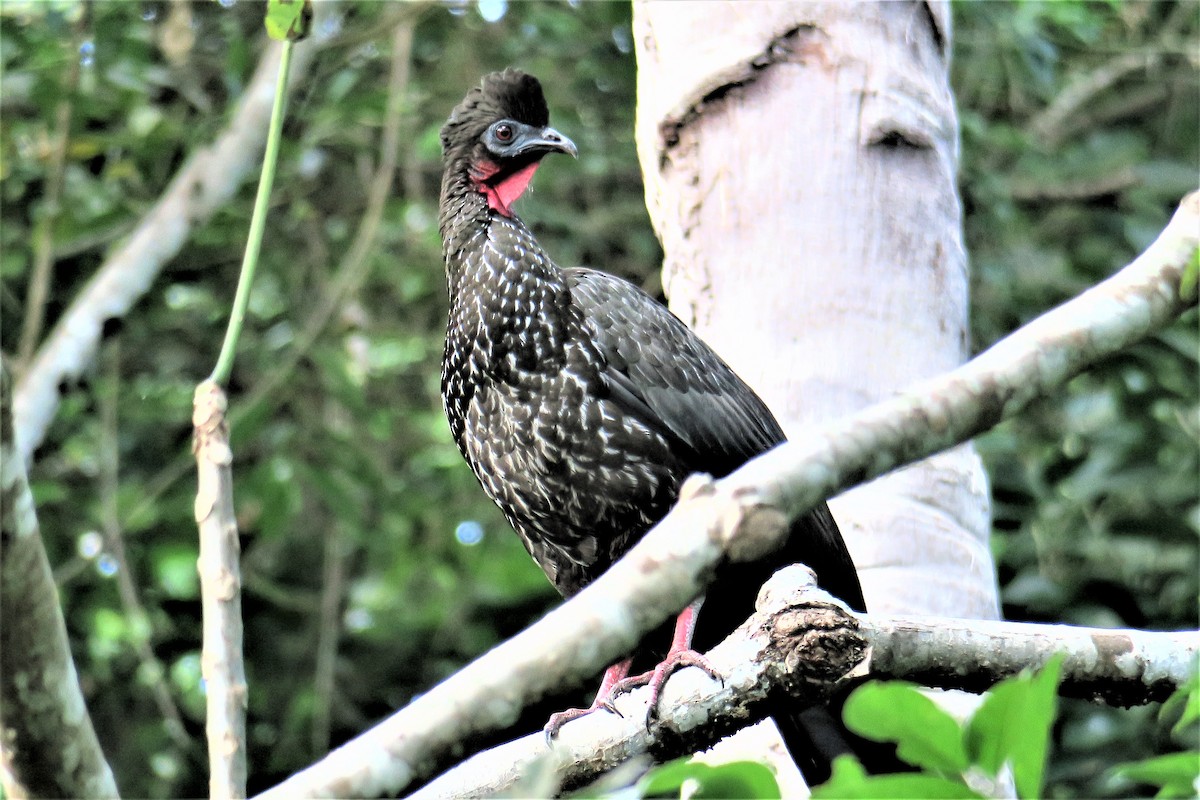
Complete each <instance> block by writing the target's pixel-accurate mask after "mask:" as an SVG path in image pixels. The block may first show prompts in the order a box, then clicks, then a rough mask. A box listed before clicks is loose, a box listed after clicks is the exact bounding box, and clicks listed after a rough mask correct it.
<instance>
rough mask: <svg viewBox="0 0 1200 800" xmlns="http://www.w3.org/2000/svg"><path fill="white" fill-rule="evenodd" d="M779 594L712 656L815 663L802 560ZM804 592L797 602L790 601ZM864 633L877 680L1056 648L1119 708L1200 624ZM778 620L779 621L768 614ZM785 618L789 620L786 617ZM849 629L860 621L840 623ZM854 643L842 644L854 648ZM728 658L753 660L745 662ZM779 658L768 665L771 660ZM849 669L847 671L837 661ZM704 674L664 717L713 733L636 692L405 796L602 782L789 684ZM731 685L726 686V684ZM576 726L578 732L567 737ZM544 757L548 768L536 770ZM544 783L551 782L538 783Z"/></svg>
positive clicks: (965, 677) (1183, 662) (691, 746)
mask: <svg viewBox="0 0 1200 800" xmlns="http://www.w3.org/2000/svg"><path fill="white" fill-rule="evenodd" d="M768 590H769V591H770V592H771V594H770V595H768V596H767V599H766V602H765V603H764V602H760V603H759V611H758V613H757V614H756V615H755V616H754V617H752V618H751V619H750V620H749V621H748V622H747V624H745V625H743V626H741V627H740V628H738V630H737V631H735V632H734V633H733V634H731V635H730V637H729V638H728V639H727V640H726V641H725V642H724V643H723V644H722V645H721V647H720V648H717V649H716V650H714V651H713V653H712V658H713V659H714V663H717V662H719V663H720V666H721V668H722V669H731V670H737V671H739V673H740V672H744V671H745V670H747V669H750V670H758V671H760V672H761V674H762V675H764V676H765V680H767V681H770V680H772V678H773V677H780V676H784V675H787V674H788V672H789V669H788V666H787V664H788V661H787V659H786V658H784V657H782V654H783V653H787V652H794V653H795V657H796V658H797V659H798V661H797V663H798V664H800V665H804V666H805V668H806V669H811V668H812V664H811V663H810V660H813V659H817V660H819V659H822V658H825V657H826V655H825V653H824V652H823V651H816V652H810V651H805V650H802V649H796V650H794V651H793V650H790V649H789V647H788V646H787V643H786V642H787V640H788V637H789V636H790V635H793V634H791V631H792V624H793V623H797V624H799V625H800V626H803V625H806V624H810V622H811V620H814V619H816V620H820V617H814V616H810V615H811V614H812V610H811V609H814V608H819V606H816V605H815V604H816V603H818V602H820V598H822V597H824V598H826V600H827V601H828V602H830V603H831V604H832V600H831V599H829V598H828V596H827V595H824V594H823V593H822V592H820V591H816V590H815V587H814V586H813V584H812V579H811V573H808V572H807V570H803V569H800V568H796V567H789V568H786V569H784V570H781V571H780V572H779V573H778V574H776V576H775V577H774V578H773V579H772V582H771V583H770V584H768ZM789 597H793V598H797V599H796V600H795V601H794V602H793V603H792V604H789V603H788V602H787V601H786V598H789ZM857 619H858V621H859V630H858V635H860V636H862V637H863V639H864V640H865V642H866V643H869V644H870V646H871V652H870V656H869V658H870V667H869V671H866V670H864V669H862V668H860V669H856V670H855V671H854V672H855V674H856V676H857V675H861V674H863V673H864V671H865V672H866V674H867V675H868V676H869V677H871V678H895V679H904V680H909V681H913V682H915V683H920V684H922V685H925V686H936V687H940V688H944V689H964V690H967V691H973V692H980V691H983V690H985V689H987V688H988V687H990V686H992V685H993V684H995V683H997V682H998V681H1000V680H1002V679H1004V678H1007V677H1010V676H1012V675H1015V674H1017V673H1018V672H1020V671H1021V670H1022V669H1025V668H1027V667H1038V666H1041V665H1042V664H1044V663H1045V662H1046V661H1047V660H1048V659H1049V658H1050V657H1051V656H1052V655H1054V654H1055V653H1063V654H1065V655H1066V660H1065V662H1064V664H1063V671H1062V683H1061V684H1060V686H1059V693H1060V694H1062V695H1064V696H1075V697H1089V698H1096V699H1103V700H1105V701H1106V702H1109V703H1112V704H1116V705H1132V704H1141V703H1147V702H1151V701H1154V700H1162V699H1164V698H1165V697H1166V696H1167V695H1169V694H1170V693H1171V692H1172V691H1174V690H1175V689H1177V688H1178V687H1179V686H1180V685H1182V684H1183V683H1184V682H1185V681H1186V680H1187V679H1188V676H1189V675H1190V670H1191V669H1192V665H1193V663H1194V659H1195V658H1196V655H1197V652H1198V651H1200V632H1197V631H1185V632H1179V633H1176V632H1171V633H1161V632H1146V631H1134V630H1104V629H1100V628H1076V627H1072V626H1068V625H1038V624H1030V623H1019V622H994V621H984V620H956V619H941V618H929V617H901V616H873V615H859V616H858V617H857ZM772 620H773V621H774V624H772V622H771V621H772ZM780 620H787V621H786V622H784V623H783V624H779V621H780ZM843 631H844V634H843V635H844V636H846V637H848V638H847V642H848V641H849V637H852V636H853V631H854V629H853V627H846V628H844V629H843ZM771 632H777V633H778V634H782V635H783V639H784V641H781V642H779V643H777V645H776V646H775V647H773V648H772V647H764V646H762V645H761V644H760V643H756V642H746V641H744V640H745V639H746V638H747V637H753V636H755V635H760V636H761V635H762V634H763V633H766V634H767V635H770V633H771ZM849 649H850V646H849V644H845V645H843V651H849ZM731 658H752V659H754V663H753V664H750V665H744V664H742V663H739V662H736V661H734V662H732V663H731V661H730V659H731ZM771 659H775V661H776V663H775V664H774V665H771V666H767V663H766V662H767V661H769V660H771ZM839 668H841V667H839ZM791 677H792V679H793V681H795V682H794V683H793V684H792V685H793V686H795V685H799V686H800V687H802V689H803V693H802V695H801V696H802V697H803V698H804V699H806V700H809V701H810V702H811V701H813V700H815V699H819V697H820V694H819V693H817V692H815V691H814V690H815V689H816V688H817V687H815V686H813V685H811V684H810V683H809V681H807V680H804V679H798V680H797V677H796V676H794V675H793V676H791ZM685 680H688V681H692V682H693V683H694V684H695V686H696V689H695V690H694V691H679V692H677V691H675V688H676V687H675V685H674V684H675V683H676V682H677V681H678V682H683V681H685ZM719 688H720V687H719V686H718V684H717V683H716V682H715V681H711V680H710V679H708V678H707V676H705V675H704V674H703V673H701V672H700V671H699V670H688V671H686V672H681V673H679V674H678V676H677V677H675V678H672V679H671V681H670V682H668V684H667V689H668V691H667V692H666V693H665V694H664V695H663V698H662V701H661V703H660V705H659V708H660V709H661V712H662V716H663V718H664V719H666V720H673V721H678V720H679V719H690V718H699V719H704V720H707V723H706V725H708V726H710V727H709V728H708V729H706V730H705V731H704V734H705V735H699V733H700V732H699V731H697V732H696V733H697V735H694V736H689V737H687V738H683V737H679V736H677V735H675V730H674V729H671V728H669V727H668V728H667V729H666V731H664V730H663V729H661V728H660V727H656V726H653V725H652V726H651V727H650V728H649V729H647V728H646V727H645V726H644V725H643V724H642V720H644V718H645V706H644V703H645V701H646V698H645V696H644V694H638V693H635V694H631V695H630V696H628V697H627V698H623V699H621V700H620V701H619V707H620V710H621V711H622V712H623V713H624V714H625V719H623V720H622V719H618V718H616V717H614V716H612V715H610V714H594V715H592V716H590V717H585V718H583V719H582V720H579V721H578V722H574V723H572V724H571V725H570V726H568V727H566V728H564V729H563V735H562V736H561V737H560V739H559V740H558V741H556V743H555V746H554V747H553V748H549V747H547V745H546V742H545V737H544V736H542V735H541V734H540V733H538V734H533V735H530V736H525V737H522V738H520V739H516V740H514V741H512V742H508V743H506V744H503V745H500V746H498V747H495V748H492V749H491V750H487V751H485V752H482V753H479V754H478V755H476V756H474V757H472V758H470V759H468V760H466V761H464V762H463V763H461V764H459V765H458V766H456V767H455V768H454V769H452V770H450V771H448V772H446V773H445V774H443V775H441V776H439V777H438V778H437V779H436V780H434V781H432V782H430V783H429V784H427V785H426V786H424V787H423V788H422V789H421V790H420V791H418V792H416V793H415V794H413V795H411V796H410V797H409V800H434V798H448V797H454V798H474V797H493V796H496V795H498V794H501V793H511V792H512V791H513V790H514V789H516V790H518V793H519V787H518V786H517V783H518V781H520V780H521V779H522V778H523V777H524V776H525V775H526V774H528V773H530V771H531V769H533V770H534V771H536V772H537V773H538V774H539V777H540V778H541V779H543V780H544V779H545V778H546V773H547V772H548V771H552V772H553V776H554V778H555V779H556V780H557V782H558V785H559V786H573V785H576V784H580V783H585V782H587V781H590V780H594V779H596V778H598V777H599V776H600V775H602V774H603V773H604V772H606V771H608V770H610V769H613V768H615V767H617V766H618V765H619V764H621V763H623V761H624V760H625V759H628V758H630V757H632V756H636V755H639V754H643V753H648V754H651V755H653V757H654V758H655V759H656V760H665V759H667V758H672V757H675V756H680V755H685V754H687V753H692V752H695V751H696V750H697V749H699V748H700V747H703V746H706V745H708V744H710V743H712V742H713V741H715V740H716V737H715V736H713V735H711V734H713V733H719V732H724V731H726V730H728V729H729V727H730V726H736V725H739V724H745V723H746V722H747V721H752V720H753V719H754V718H755V717H756V716H757V715H758V714H759V713H760V712H761V707H759V706H755V705H754V704H753V702H752V701H753V699H754V698H755V697H756V696H761V695H762V694H763V693H764V690H765V693H766V694H768V695H769V694H770V693H771V692H772V691H784V690H785V689H784V687H783V685H782V684H778V685H775V684H770V685H767V686H763V685H761V684H759V683H756V684H754V690H753V692H752V693H747V694H746V695H742V694H738V693H736V692H735V693H734V694H733V695H732V696H730V695H729V693H728V692H722V691H719ZM726 688H730V687H728V686H727V687H726ZM567 734H570V738H567ZM535 765H540V768H537V767H535ZM538 788H539V789H542V788H544V786H543V785H539V787H538Z"/></svg>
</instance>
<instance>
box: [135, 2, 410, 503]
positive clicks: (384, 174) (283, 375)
mask: <svg viewBox="0 0 1200 800" xmlns="http://www.w3.org/2000/svg"><path fill="white" fill-rule="evenodd" d="M425 8H427V6H423V5H415V4H414V8H413V9H411V10H409V11H406V12H405V13H402V14H394V15H392V16H391V17H390V18H389V19H390V20H391V22H392V24H394V25H395V26H397V27H396V28H395V29H394V30H393V48H394V49H393V54H394V59H393V62H392V77H391V78H389V86H393V87H394V86H395V85H396V84H395V83H394V82H395V81H397V80H399V81H400V85H403V86H404V87H407V86H408V83H409V77H408V75H409V68H410V64H411V61H412V32H413V26H414V25H415V24H416V22H417V19H418V16H419V13H420V12H422V11H423V10H424V9H425ZM396 54H399V57H398V58H397V57H396ZM397 72H399V73H400V74H399V77H397ZM404 99H405V92H401V91H395V92H392V91H389V94H388V101H387V109H386V112H385V114H386V116H385V119H384V126H383V134H382V136H381V137H380V141H379V161H378V167H377V168H376V170H375V172H374V174H373V176H372V178H371V183H370V186H369V187H368V189H367V205H366V208H365V209H364V210H363V214H362V217H361V218H360V219H359V223H358V228H357V229H356V231H355V234H354V239H353V240H352V241H351V243H350V247H349V248H348V249H347V251H346V253H345V255H344V256H343V257H342V259H341V261H340V262H339V263H338V266H337V270H336V273H337V274H336V277H335V278H334V279H333V281H332V282H331V283H330V285H329V286H328V287H327V289H326V291H325V293H324V294H323V295H322V296H321V299H320V300H319V301H318V303H317V307H316V308H315V309H313V311H312V312H311V313H310V314H309V315H308V317H307V318H306V319H305V321H304V325H303V327H302V328H301V330H300V333H299V334H298V335H297V336H296V339H295V344H294V345H293V346H292V348H291V349H290V350H289V351H288V353H287V354H286V355H284V356H283V357H282V359H281V360H280V362H279V363H278V364H277V365H276V366H275V367H274V369H272V371H271V373H270V375H268V377H267V378H266V379H265V380H263V381H261V382H260V383H258V384H256V385H255V386H254V388H253V390H252V391H251V392H250V394H248V395H247V396H246V397H243V398H242V399H240V400H239V401H238V405H237V408H235V409H234V410H233V412H232V413H231V414H230V415H229V424H230V426H231V427H234V428H236V427H237V425H238V422H239V420H241V419H243V418H244V417H245V416H247V415H248V414H251V413H262V410H263V407H264V406H266V407H271V408H273V407H274V406H275V405H277V404H278V403H280V402H282V400H283V398H284V397H285V394H283V393H281V392H280V391H279V389H280V387H282V386H283V385H284V384H285V383H287V382H288V381H289V380H291V378H292V375H293V371H294V370H295V367H296V365H297V364H299V363H300V362H301V361H302V360H303V359H304V358H305V357H307V356H308V353H309V352H310V351H311V350H312V347H313V345H314V344H316V342H317V339H319V338H320V336H321V334H323V333H324V332H325V330H326V329H327V328H328V327H329V322H330V320H331V319H333V316H334V314H336V313H337V311H338V309H339V308H341V306H342V304H343V303H344V302H345V300H346V298H347V297H350V296H351V295H353V294H354V293H355V292H357V291H358V289H359V288H360V287H361V286H362V284H363V281H364V280H366V278H367V275H368V274H369V271H370V270H369V268H370V266H371V263H370V259H369V256H370V255H371V252H372V251H373V250H374V248H375V243H376V241H377V239H378V236H379V225H380V222H381V221H382V220H383V210H384V206H385V205H386V202H387V198H388V194H389V192H390V191H391V186H392V181H393V179H394V177H395V172H396V158H397V154H398V152H399V150H400V146H399V143H400V130H401V125H402V124H403V118H404V115H403V113H402V111H403V107H404ZM190 469H191V461H190V459H189V458H188V457H187V456H185V455H182V454H181V455H180V456H179V457H178V458H176V459H175V460H174V461H172V462H171V463H170V464H168V465H167V466H166V467H164V468H163V469H162V470H160V471H159V472H158V474H156V475H155V476H154V478H153V480H151V481H150V484H149V487H148V488H147V490H146V493H145V496H144V497H143V499H142V501H141V502H140V503H139V504H138V506H137V507H135V508H134V509H133V510H132V511H131V512H130V516H131V517H132V516H137V515H138V514H140V513H141V512H142V511H143V510H144V509H146V508H148V507H150V505H152V504H153V503H155V502H157V501H158V499H159V498H160V497H162V495H163V494H165V493H166V492H167V491H168V490H169V489H170V488H171V487H172V486H174V485H175V483H176V482H177V481H179V480H181V479H182V478H183V477H184V476H185V475H187V474H188V472H189V471H190Z"/></svg>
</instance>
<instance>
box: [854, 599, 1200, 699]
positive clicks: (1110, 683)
mask: <svg viewBox="0 0 1200 800" xmlns="http://www.w3.org/2000/svg"><path fill="white" fill-rule="evenodd" d="M859 623H860V625H861V626H862V628H861V632H862V635H863V636H864V637H866V639H867V641H868V642H870V643H871V664H870V675H871V677H873V678H875V677H879V678H903V679H905V680H909V681H913V682H915V683H920V684H922V685H924V686H935V687H938V688H942V689H963V690H965V691H968V692H975V693H979V692H982V691H984V690H986V689H987V688H988V687H990V686H992V685H993V684H995V683H998V682H999V681H1001V680H1002V679H1004V678H1007V677H1009V676H1011V675H1015V674H1017V673H1018V672H1020V671H1021V670H1022V669H1027V668H1036V667H1041V666H1042V665H1043V664H1045V663H1046V662H1047V661H1048V660H1049V659H1050V656H1052V655H1054V654H1055V653H1064V654H1066V656H1067V660H1066V661H1065V662H1064V663H1063V670H1062V682H1061V684H1060V685H1059V689H1058V693H1059V694H1061V695H1062V696H1064V697H1081V698H1084V699H1086V700H1097V701H1100V702H1104V703H1107V704H1108V705H1111V706H1120V707H1123V708H1127V707H1129V706H1135V705H1145V704H1146V703H1157V702H1162V701H1164V700H1166V699H1167V698H1168V697H1170V696H1171V693H1172V692H1174V691H1175V690H1176V689H1178V688H1179V687H1180V686H1182V685H1184V684H1185V683H1186V682H1187V680H1188V678H1189V677H1190V676H1191V674H1192V671H1193V670H1194V669H1195V663H1196V656H1197V653H1200V631H1139V630H1131V629H1120V630H1116V629H1110V628H1080V627H1075V626H1073V625H1044V624H1033V623H1028V622H999V621H996V620H975V619H945V618H939V617H915V616H886V617H885V616H876V615H872V614H864V615H862V616H860V617H859Z"/></svg>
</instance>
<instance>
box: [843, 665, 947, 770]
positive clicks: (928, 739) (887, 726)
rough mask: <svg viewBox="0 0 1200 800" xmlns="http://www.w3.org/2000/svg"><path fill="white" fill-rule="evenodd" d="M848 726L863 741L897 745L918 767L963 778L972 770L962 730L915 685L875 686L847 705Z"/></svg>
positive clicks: (867, 687) (861, 689)
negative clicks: (861, 737) (959, 774)
mask: <svg viewBox="0 0 1200 800" xmlns="http://www.w3.org/2000/svg"><path fill="white" fill-rule="evenodd" d="M843 713H844V716H845V720H846V726H847V727H849V728H850V730H852V731H854V732H855V733H857V734H858V735H860V736H865V737H867V738H868V739H873V740H875V741H879V742H895V743H896V746H897V751H896V752H897V755H899V756H900V758H902V759H904V760H905V761H907V762H908V763H910V764H912V765H913V766H917V767H922V768H925V769H929V770H937V771H941V772H951V773H958V772H962V771H963V770H965V769H966V768H967V765H968V761H967V751H966V748H965V747H964V745H963V732H962V727H961V726H960V725H959V724H958V721H957V720H956V719H954V717H952V716H950V715H949V714H948V713H946V712H945V711H944V710H942V708H941V707H939V706H938V704H937V703H935V702H933V700H931V699H930V698H929V697H928V696H926V695H925V694H923V693H922V692H921V691H920V690H919V689H918V688H917V687H916V686H915V685H914V684H911V683H906V682H903V681H888V682H886V683H885V682H871V683H867V684H864V685H863V686H860V687H859V688H858V689H856V690H855V691H854V693H853V694H851V695H850V697H849V699H848V700H847V701H846V709H845V711H844V712H843Z"/></svg>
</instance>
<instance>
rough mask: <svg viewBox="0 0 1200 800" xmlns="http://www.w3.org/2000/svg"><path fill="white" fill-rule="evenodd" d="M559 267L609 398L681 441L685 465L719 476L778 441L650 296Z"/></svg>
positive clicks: (722, 371) (770, 419)
mask: <svg viewBox="0 0 1200 800" xmlns="http://www.w3.org/2000/svg"><path fill="white" fill-rule="evenodd" d="M565 273H566V276H567V283H568V285H569V286H570V289H571V303H572V304H573V305H575V306H577V307H578V308H579V310H580V311H581V312H582V315H581V316H582V318H583V319H584V320H585V321H586V323H585V324H587V325H589V326H590V327H591V330H590V331H589V333H590V341H591V343H592V346H594V347H596V348H597V349H598V350H599V351H600V355H601V356H602V357H603V361H604V363H605V365H606V368H605V370H604V372H603V373H602V375H601V379H602V380H603V381H604V384H605V386H606V388H607V389H608V392H609V396H610V397H611V398H612V400H613V401H614V402H616V403H618V404H619V405H621V406H622V409H623V410H624V411H626V413H629V414H633V415H635V416H636V417H638V418H639V419H641V420H642V422H643V423H645V424H646V425H648V426H650V427H651V428H653V429H655V430H657V431H659V432H660V433H663V434H664V435H666V436H668V437H669V438H670V439H673V440H677V441H679V442H681V443H682V444H683V445H685V446H686V448H687V451H688V452H687V456H689V457H688V458H685V459H683V460H684V461H685V462H687V466H688V467H689V468H690V469H691V470H693V471H696V472H707V473H710V474H712V475H714V476H716V477H723V476H724V475H726V474H728V473H729V472H731V471H733V470H734V469H736V468H737V467H739V466H741V465H742V464H744V463H745V462H746V461H748V460H749V459H751V458H753V457H755V456H757V455H760V454H762V453H764V452H766V451H767V450H770V449H771V448H772V447H774V446H775V445H777V444H779V443H781V442H782V441H783V440H784V438H785V437H784V434H783V429H782V428H780V427H779V423H778V422H776V420H775V417H774V416H773V415H772V414H771V411H770V410H769V409H768V408H767V406H766V405H765V404H764V403H763V401H762V400H761V399H759V397H758V395H756V394H755V393H754V391H753V390H752V389H751V388H750V387H749V386H747V385H746V384H745V382H744V381H742V379H741V378H739V377H738V376H737V375H736V374H735V373H734V372H733V370H731V369H730V368H729V366H728V365H726V364H725V362H724V361H722V360H721V358H720V356H718V355H717V354H716V353H715V352H713V350H712V348H710V347H709V346H708V345H707V344H705V343H704V341H703V340H701V339H700V337H698V336H697V335H696V334H695V333H693V332H692V331H691V330H690V329H689V328H688V327H687V326H686V325H684V324H683V322H681V321H680V320H679V318H678V317H676V316H675V315H674V314H672V313H671V312H670V311H669V310H667V309H666V308H665V307H663V306H662V305H661V304H660V303H658V302H657V301H656V300H654V298H652V297H650V295H648V294H646V293H645V292H643V291H641V290H640V289H638V288H637V287H635V286H632V285H631V284H629V283H627V282H626V281H623V280H621V279H620V278H616V277H613V276H612V275H608V274H606V273H603V272H597V271H594V270H590V269H582V268H577V269H568V270H565Z"/></svg>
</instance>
